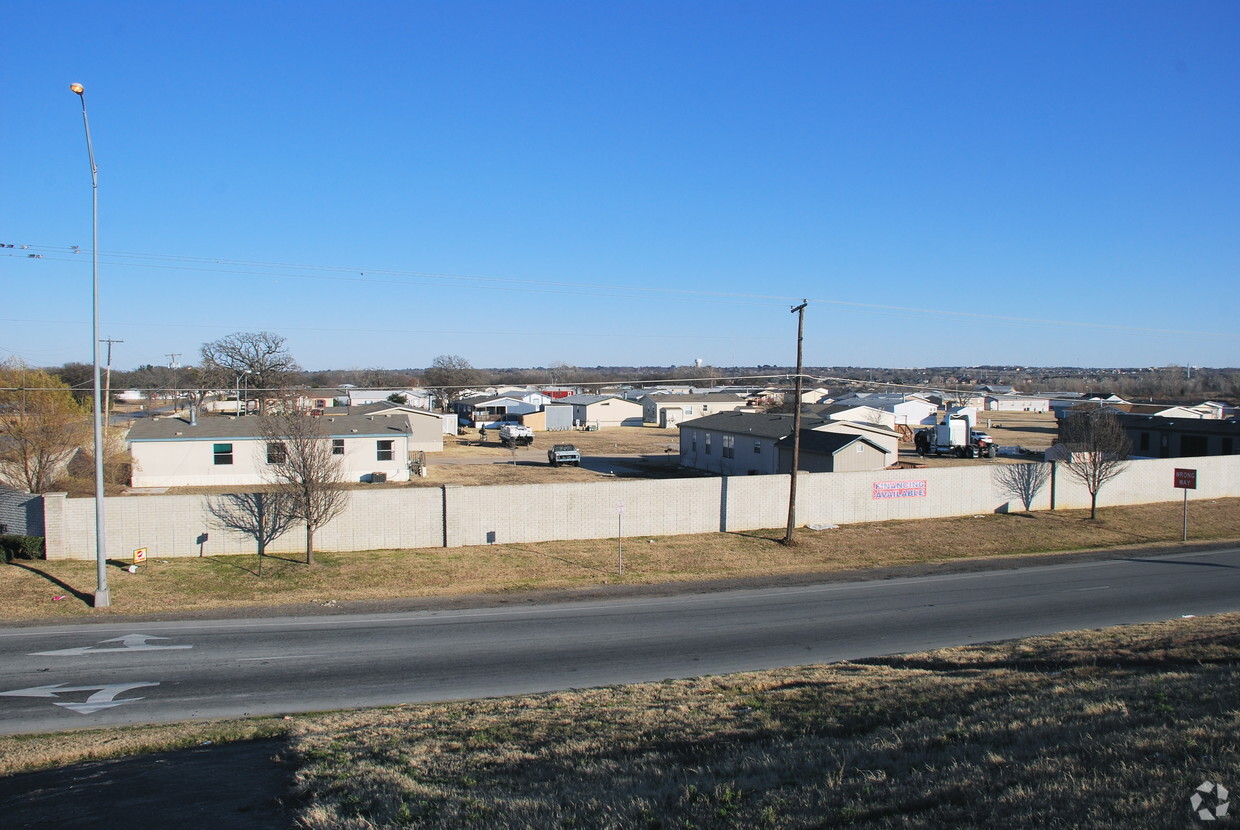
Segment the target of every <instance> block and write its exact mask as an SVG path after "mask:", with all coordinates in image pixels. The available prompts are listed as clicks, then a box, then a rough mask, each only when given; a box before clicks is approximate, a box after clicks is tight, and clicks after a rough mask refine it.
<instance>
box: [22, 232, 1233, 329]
mask: <svg viewBox="0 0 1240 830" xmlns="http://www.w3.org/2000/svg"><path fill="white" fill-rule="evenodd" d="M22 247H23V248H24V249H29V250H32V251H47V252H48V253H56V252H64V251H65V248H64V247H63V246H61V247H57V246H43V245H28V246H22ZM74 253H77V251H75V252H74ZM100 253H101V254H103V255H106V256H109V257H119V258H120V259H119V260H113V261H111V262H110V263H109V264H112V265H122V266H124V265H128V266H131V267H143V268H158V269H164V270H188V271H201V272H208V273H225V274H234V275H237V276H249V277H253V276H261V277H268V278H280V279H305V280H329V281H339V282H354V283H357V282H362V283H378V284H386V285H402V286H437V287H445V288H449V287H456V288H474V289H479V288H482V287H484V286H485V287H487V288H490V289H494V290H504V291H518V292H530V293H548V294H568V295H577V296H597V297H606V298H620V299H638V298H642V297H645V298H649V299H653V300H658V301H664V302H693V303H699V302H712V303H720V304H728V305H734V304H742V305H782V304H784V303H786V302H789V301H796V300H797V299H800V298H798V297H793V296H782V295H777V294H757V293H744V292H727V291H702V290H696V289H687V288H666V287H659V288H653V287H647V286H625V285H615V284H608V283H592V282H569V281H555V280H528V279H517V278H512V277H493V276H483V275H466V274H442V273H434V272H423V271H410V270H394V269H384V268H365V267H358V266H330V265H305V264H296V263H278V262H272V263H268V262H261V261H253V260H232V259H226V258H211V257H190V256H176V255H168V254H146V253H139V252H130V251H101V252H100ZM9 256H22V257H23V258H25V259H29V258H30V255H29V254H24V255H19V254H17V253H10V254H9ZM38 258H39V260H40V261H44V262H57V261H59V262H80V261H81V260H80V258H78V257H75V256H73V255H70V256H68V257H53V256H48V255H45V254H40V255H38ZM126 260H150V262H140V261H139V262H128V261H126ZM160 263H191V264H196V266H191V265H189V264H182V265H172V264H160ZM197 266H226V267H220V268H214V267H197ZM240 269H245V270H240ZM256 269H257V270H256ZM270 269H298V270H300V271H309V272H318V273H296V272H291V271H276V270H270ZM368 274H369V275H370V276H368ZM346 275H347V276H346ZM375 275H379V276H375ZM420 280H434V282H425V281H420ZM470 283H474V284H472V285H471V284H470ZM807 301H808V302H810V303H814V304H821V305H830V306H835V307H837V308H842V309H849V310H852V311H857V312H861V313H865V312H872V313H879V314H884V315H893V314H894V315H898V316H910V317H913V318H923V317H940V318H945V319H956V320H973V321H977V322H995V323H1007V324H1019V325H1026V326H1058V327H1064V328H1076V329H1089V330H1096V331H1110V332H1126V333H1129V334H1143V335H1155V336H1184V335H1191V336H1194V337H1198V338H1201V337H1213V338H1222V339H1237V338H1240V333H1236V332H1210V331H1196V330H1194V331H1189V330H1183V329H1166V328H1156V327H1150V326H1126V325H1118V324H1113V323H1098V322H1079V321H1071V320H1055V319H1051V318H1039V317H1019V316H1014V315H1003V314H988V313H985V312H975V311H960V310H955V309H936V308H926V307H916V306H899V305H891V304H885V303H862V302H851V301H847V300H838V299H832V298H825V297H820V298H814V297H811V298H808V300H807ZM225 327H227V326H225ZM454 333H464V332H454Z"/></svg>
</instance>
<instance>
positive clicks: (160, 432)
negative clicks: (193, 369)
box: [125, 415, 409, 441]
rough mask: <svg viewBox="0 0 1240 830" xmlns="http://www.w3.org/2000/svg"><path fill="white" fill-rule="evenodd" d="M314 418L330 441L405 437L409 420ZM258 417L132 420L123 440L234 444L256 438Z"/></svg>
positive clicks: (345, 417) (388, 416) (392, 418)
mask: <svg viewBox="0 0 1240 830" xmlns="http://www.w3.org/2000/svg"><path fill="white" fill-rule="evenodd" d="M305 417H307V418H311V417H314V418H315V419H316V420H317V421H318V422H319V424H321V425H322V428H323V432H324V434H325V435H326V436H328V437H331V438H357V437H359V436H395V435H407V434H409V421H408V419H407V418H405V417H404V416H402V415H321V416H311V415H307V416H305ZM261 420H262V419H261V418H257V417H249V418H231V417H225V416H214V417H210V416H208V417H204V418H199V419H198V423H197V424H193V425H191V424H190V422H189V421H188V420H186V419H185V418H149V419H143V420H138V421H134V423H133V426H131V427H130V428H129V434H128V435H127V436H126V438H125V440H127V441H207V440H216V439H221V438H233V439H236V440H238V441H244V440H249V439H255V438H259V437H260V436H261V432H260V430H259V428H258V425H259V421H261Z"/></svg>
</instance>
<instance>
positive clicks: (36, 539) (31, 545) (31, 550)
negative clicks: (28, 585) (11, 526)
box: [0, 533, 43, 563]
mask: <svg viewBox="0 0 1240 830" xmlns="http://www.w3.org/2000/svg"><path fill="white" fill-rule="evenodd" d="M0 557H3V558H4V561H5V562H6V563H7V562H12V561H13V560H14V559H42V558H43V537H42V536H18V535H16V534H12V533H10V534H6V535H3V536H0Z"/></svg>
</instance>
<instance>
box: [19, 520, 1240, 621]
mask: <svg viewBox="0 0 1240 830" xmlns="http://www.w3.org/2000/svg"><path fill="white" fill-rule="evenodd" d="M1180 510H1181V505H1180V503H1178V502H1168V503H1162V504H1148V505H1135V506H1124V507H1107V506H1104V507H1103V508H1102V509H1101V510H1100V512H1099V518H1098V520H1096V521H1090V520H1089V518H1088V515H1089V513H1088V511H1044V512H1038V513H1028V514H1023V513H1012V514H987V515H984V516H976V517H960V518H952V519H931V520H924V521H905V522H875V523H868V524H854V525H844V526H842V527H840V528H838V529H835V530H824V531H819V532H814V531H810V530H804V529H803V530H800V531H798V540H799V541H800V545H799V546H798V547H795V548H788V547H785V546H783V545H781V544H779V542H778V541H776V540H778V539H780V538H782V537H783V531H782V530H768V531H757V532H752V533H708V534H699V535H691V536H667V537H647V536H642V537H634V538H629V539H626V540H625V541H624V558H625V568H624V576H623V577H617V576H616V568H615V565H616V552H617V551H616V548H617V544H616V540H615V539H598V540H577V541H562V542H540V543H537V544H498V545H483V546H477V547H463V548H426V549H421V550H392V551H366V552H357V553H319V554H316V557H315V562H316V564H315V565H314V566H313V567H307V566H306V565H304V564H302V563H300V562H298V561H295V559H292V558H283V557H266V558H265V559H264V563H263V575H262V576H259V575H258V573H257V571H258V560H257V558H256V557H255V556H208V557H205V558H201V559H195V558H178V559H159V558H158V557H156V558H154V559H151V560H148V563H147V564H146V565H145V566H142V567H140V568H139V569H138V573H136V574H129V573H127V572H125V571H124V570H123V569H122V568H120V567H114V568H112V569H110V577H109V587H110V589H111V593H112V605H111V607H109V608H107V609H97V610H96V609H92V608H91V607H90V591H91V590H92V589H93V587H94V585H95V564H94V563H93V562H89V561H65V560H57V561H51V562H45V561H37V562H21V561H18V562H15V563H14V564H12V565H9V566H7V567H0V596H3V597H4V598H5V602H4V604H3V605H2V606H0V620H5V619H8V620H20V619H74V618H86V617H89V618H91V619H98V618H106V617H107V616H109V615H131V614H169V613H173V612H176V613H182V612H187V611H220V610H225V611H234V612H235V611H237V610H238V609H245V608H250V607H266V606H278V605H302V606H304V605H324V604H329V605H331V606H332V607H335V608H347V607H348V605H349V603H359V602H373V601H384V600H394V599H408V598H419V597H445V596H449V597H450V596H462V595H468V594H510V593H514V592H520V591H528V590H533V589H556V588H585V587H590V586H597V585H601V584H611V585H617V584H619V585H654V584H662V583H670V582H682V581H702V580H714V579H741V578H774V577H780V576H786V575H790V574H821V575H829V574H832V573H839V572H841V571H852V570H857V569H865V568H881V567H893V566H904V565H918V564H922V563H943V564H948V563H967V562H968V561H970V560H975V559H981V558H987V557H1002V556H1012V555H1023V554H1031V553H1038V552H1056V551H1073V550H1082V549H1087V548H1115V547H1121V546H1123V547H1127V548H1128V549H1139V548H1140V546H1142V545H1147V546H1148V545H1155V544H1167V543H1176V542H1178V541H1179V539H1180V534H1181V513H1180ZM1189 538H1190V541H1198V542H1200V541H1206V540H1224V539H1226V540H1231V539H1240V499H1216V500H1210V501H1204V500H1203V501H1200V502H1195V503H1191V505H1190V522H1189ZM126 564H127V563H126ZM56 597H63V599H59V600H57V599H56Z"/></svg>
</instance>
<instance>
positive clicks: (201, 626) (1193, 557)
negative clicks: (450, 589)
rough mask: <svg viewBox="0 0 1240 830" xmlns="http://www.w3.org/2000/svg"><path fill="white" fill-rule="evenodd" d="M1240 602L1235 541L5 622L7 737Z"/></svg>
mask: <svg viewBox="0 0 1240 830" xmlns="http://www.w3.org/2000/svg"><path fill="white" fill-rule="evenodd" d="M1236 610H1240V549H1228V550H1216V551H1208V552H1192V553H1184V554H1178V555H1169V556H1162V557H1151V558H1131V559H1107V560H1100V561H1088V562H1076V563H1070V564H1060V565H1051V566H1043V567H1026V568H1020V569H1012V570H1001V571H984V572H973V573H957V574H944V575H942V576H930V577H920V578H909V579H889V580H882V581H872V582H847V583H834V584H823V585H813V586H805V587H795V588H770V589H755V590H741V591H725V592H717V593H700V594H690V595H681V596H671V597H645V598H634V599H624V600H607V601H589V602H576V603H559V604H548V605H531V606H523V607H519V608H480V609H474V610H453V611H422V612H410V613H393V614H369V615H333V616H316V617H292V618H273V619H241V620H213V621H205V622H203V621H194V622H153V623H149V624H145V623H142V624H134V623H125V624H118V623H100V624H84V625H72V626H63V625H62V626H54V627H53V626H48V627H32V628H19V629H12V630H8V631H4V632H0V667H2V670H0V732H3V733H8V734H13V733H27V732H43V731H51V730H60V729H71V728H78V727H87V726H102V725H119V724H131V723H149V722H161V721H175V720H184V719H192V718H216V717H233V716H241V715H260V714H276V713H287V712H297V711H314V710H323V709H335V708H348V707H363V706H376V705H384V704H394V703H399V702H414V701H430V700H445V699H463V698H475V697H487V696H496V695H508V694H517V693H524V692H535V691H547V690H553V689H565V688H579V687H586V686H597V685H604V684H612V683H630V682H640V681H649V680H660V679H663V678H668V677H691V676H696V675H703V674H720V673H725V672H733V671H741V670H754V669H765V668H775V667H781V666H789V665H799V664H805V663H820V662H830V661H837V660H846V659H857V658H861V657H873V656H879V655H884V654H894V653H900V652H910V651H921V650H925V649H930V648H939V647H944V646H952V645H964V644H969V643H978V642H986V641H991V640H1000V639H1007V638H1013V637H1021V636H1028V635H1034V634H1046V633H1053V632H1056V631H1066V630H1073V629H1081V628H1096V627H1102V626H1108V625H1117V624H1121V623H1133V622H1147V621H1153V620H1163V619H1172V618H1176V617H1180V616H1182V615H1188V614H1193V615H1204V614H1212V613H1219V612H1224V611H1236ZM161 638H162V639H161Z"/></svg>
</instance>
